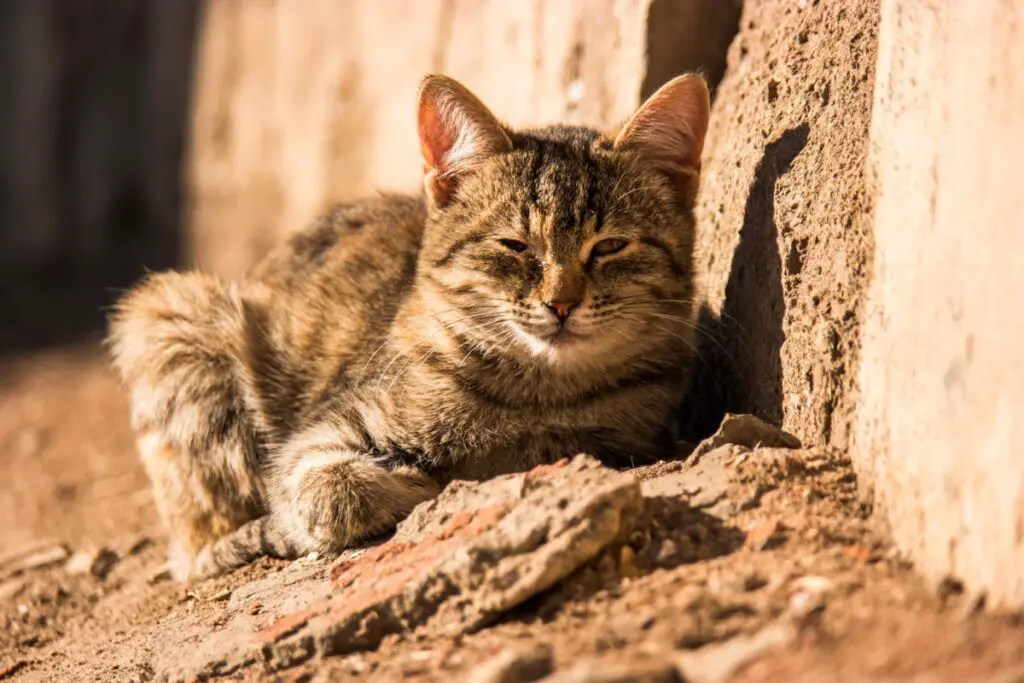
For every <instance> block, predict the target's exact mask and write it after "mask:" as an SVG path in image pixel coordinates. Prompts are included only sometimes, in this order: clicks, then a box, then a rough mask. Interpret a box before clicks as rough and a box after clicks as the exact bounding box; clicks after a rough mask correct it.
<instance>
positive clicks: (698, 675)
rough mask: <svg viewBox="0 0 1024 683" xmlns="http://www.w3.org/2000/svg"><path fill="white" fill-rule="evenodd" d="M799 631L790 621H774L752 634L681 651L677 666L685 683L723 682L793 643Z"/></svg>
mask: <svg viewBox="0 0 1024 683" xmlns="http://www.w3.org/2000/svg"><path fill="white" fill-rule="evenodd" d="M796 633H797V631H796V628H795V627H794V626H793V625H791V624H788V623H779V624H773V625H771V626H767V627H765V628H763V629H761V630H760V631H758V632H757V633H756V634H754V635H753V636H749V637H747V636H738V637H736V638H733V639H732V640H728V641H726V642H724V643H715V644H713V645H707V646H705V647H702V648H700V649H699V650H695V651H693V652H687V653H684V654H681V655H679V658H678V660H677V667H678V670H679V673H680V674H681V675H682V677H683V680H685V681H686V683H724V681H728V680H729V679H731V678H732V677H733V675H735V674H736V673H737V672H738V671H739V670H740V669H742V668H743V667H744V666H746V665H747V664H750V663H751V662H752V661H754V660H755V659H758V658H759V657H763V656H764V655H765V654H767V653H769V652H771V651H772V650H777V649H780V648H783V647H785V646H787V645H789V644H790V643H792V642H793V641H794V640H795V639H796Z"/></svg>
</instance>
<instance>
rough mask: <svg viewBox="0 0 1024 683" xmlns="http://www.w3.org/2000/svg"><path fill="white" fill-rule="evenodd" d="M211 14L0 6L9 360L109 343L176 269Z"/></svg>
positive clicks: (1, 302)
mask: <svg viewBox="0 0 1024 683" xmlns="http://www.w3.org/2000/svg"><path fill="white" fill-rule="evenodd" d="M202 4H203V3H202V0H148V1H146V2H142V1H140V0H88V1H87V2H64V1H63V0H11V1H9V2H4V3H2V4H0V82H3V83H4V88H3V91H2V92H0V291H2V292H3V295H2V297H0V353H11V352H14V351H19V350H24V349H28V348H34V347H39V346H44V345H49V344H56V343H63V342H69V341H74V340H77V339H80V338H83V337H86V336H89V335H91V334H94V333H97V332H100V331H101V330H102V329H103V325H104V319H103V316H104V313H103V308H104V306H106V305H108V304H109V303H110V302H111V301H112V300H113V299H114V298H115V297H116V295H117V292H118V291H119V290H120V289H122V288H124V287H126V286H127V285H129V284H130V283H131V282H132V281H134V280H135V279H136V278H138V277H139V276H140V275H141V274H142V273H143V272H144V270H145V269H152V270H156V269H161V268H166V267H171V266H174V265H176V264H177V263H178V261H179V258H180V255H181V252H182V246H183V245H182V241H183V234H182V226H181V206H182V200H183V197H184V195H183V191H182V158H183V153H184V145H185V139H186V135H187V126H188V117H189V97H190V93H191V89H192V70H193V61H194V58H195V43H196V32H197V23H198V20H199V14H200V12H201V10H202Z"/></svg>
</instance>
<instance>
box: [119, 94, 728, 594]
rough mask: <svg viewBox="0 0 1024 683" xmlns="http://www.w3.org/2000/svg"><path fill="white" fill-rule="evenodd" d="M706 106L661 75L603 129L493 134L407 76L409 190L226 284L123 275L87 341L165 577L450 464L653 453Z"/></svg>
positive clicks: (493, 124) (683, 302) (265, 543)
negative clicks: (144, 498)
mask: <svg viewBox="0 0 1024 683" xmlns="http://www.w3.org/2000/svg"><path fill="white" fill-rule="evenodd" d="M707 117H708V93H707V88H706V86H705V84H704V81H703V79H701V78H700V77H698V76H683V77H680V78H678V79H676V80H674V81H672V82H671V83H669V84H668V85H666V86H665V87H664V88H662V89H661V90H660V91H659V92H658V93H656V94H655V95H654V96H652V98H651V99H650V100H648V102H647V103H646V104H645V105H644V106H643V107H642V108H641V109H640V110H639V111H638V113H637V114H636V115H635V116H634V117H633V118H632V119H631V120H630V121H629V122H628V123H627V124H626V125H625V126H624V127H623V128H622V129H621V131H620V132H619V133H618V134H617V135H610V136H602V135H600V134H599V133H597V132H595V131H592V130H589V129H586V128H580V127H568V126H558V127H549V128H541V129H537V130H528V131H513V130H510V129H509V128H507V127H505V126H503V125H502V124H500V123H499V122H498V121H497V120H495V118H494V117H493V116H492V115H491V114H490V112H489V111H488V110H487V109H486V108H485V107H484V106H483V105H482V104H481V103H480V102H479V101H478V100H477V99H476V98H475V97H474V96H473V95H472V94H470V93H469V92H468V91H466V90H465V88H463V87H462V86H461V85H459V84H458V83H456V82H455V81H452V80H451V79H447V78H444V77H438V76H435V77H429V78H427V79H426V80H425V81H424V84H423V86H422V88H421V90H420V100H419V132H420V139H421V145H422V150H423V156H424V160H425V162H426V163H425V167H424V170H425V186H426V192H425V193H424V195H422V196H419V197H405V196H384V197H379V198H376V199H370V200H366V201H362V202H358V203H355V204H351V205H346V206H342V207H339V208H337V209H335V210H334V211H333V212H331V213H330V214H328V215H327V216H326V217H324V218H323V219H321V220H320V221H319V222H318V223H317V224H316V225H314V226H312V227H311V228H310V229H308V230H306V231H304V232H301V233H299V234H296V235H295V236H294V237H292V238H291V239H290V240H289V241H288V242H287V244H285V245H283V246H281V247H280V248H278V249H277V250H276V251H274V252H272V253H271V254H270V255H269V256H268V257H267V258H266V259H265V260H264V261H263V262H262V263H261V264H260V265H259V266H258V267H256V268H255V269H254V270H253V271H252V272H251V273H249V274H248V275H247V276H245V277H244V278H243V279H242V280H240V281H239V282H235V283H225V282H222V281H220V280H218V279H216V278H214V277H211V276H208V275H203V274H199V273H185V274H181V273H173V272H172V273H163V274H158V275H154V276H151V277H149V278H147V279H146V280H145V281H144V282H142V283H141V284H140V285H138V286H137V287H136V288H135V289H134V290H133V291H131V292H130V293H129V294H128V295H127V296H126V297H125V298H124V299H123V300H122V301H121V302H120V304H119V306H118V308H117V310H116V313H115V314H114V316H113V319H112V321H111V334H110V342H111V345H112V349H113V355H114V359H115V364H116V366H117V367H118V369H119V370H120V372H121V375H122V378H123V380H124V382H125V384H126V386H127V387H128V389H129V391H130V394H131V406H132V419H133V424H134V428H135V429H136V431H137V434H138V446H139V450H140V453H141V456H142V460H143V462H144V463H145V466H146V469H147V472H148V474H149V476H150V478H151V480H152V483H153V488H154V492H155V497H156V502H157V505H158V508H159V511H160V513H161V515H162V517H163V519H164V521H165V523H166V524H167V525H168V526H169V528H170V531H171V534H172V536H173V541H174V546H175V548H176V552H175V553H174V560H175V572H176V575H177V576H178V577H179V578H186V577H197V576H205V575H209V574H214V573H217V572H219V571H223V570H225V569H228V568H231V567H235V566H238V565H240V564H242V563H244V562H247V561H249V560H250V559H252V558H253V557H254V556H256V555H258V554H260V553H271V554H277V555H284V556H295V555H297V554H300V553H306V552H310V551H314V550H316V551H327V552H336V551H338V550H340V549H343V548H344V547H346V546H348V545H350V544H352V543H354V542H356V541H359V540H360V539H364V538H367V537H369V536H373V535H376V534H379V533H381V532H384V531H386V530H388V529H390V528H391V527H393V526H394V525H395V524H396V523H397V522H398V521H399V520H401V519H402V518H403V517H404V516H405V515H407V514H408V513H409V512H410V510H411V509H412V508H413V507H414V506H415V505H416V504H417V503H419V502H421V501H423V500H426V499H428V498H430V497H432V496H434V495H435V494H436V493H437V491H438V487H439V485H443V483H444V482H446V481H448V480H450V479H452V478H455V477H459V478H482V477H488V476H492V475H494V474H497V473H500V472H507V471H513V470H522V469H524V468H529V467H531V466H533V465H535V464H537V463H542V462H549V461H552V460H555V459H558V458H561V457H565V456H572V455H575V454H576V453H580V452H588V453H592V454H595V455H597V456H598V457H601V458H604V459H606V460H609V461H612V462H614V463H617V464H629V463H631V462H640V461H644V460H649V459H652V458H657V457H661V456H664V455H665V454H666V453H667V452H668V450H669V449H670V448H671V445H672V436H671V433H670V432H671V430H670V423H671V419H672V416H673V413H674V411H675V410H676V409H677V407H678V405H679V403H680V400H681V399H682V396H683V393H684V391H685V387H686V385H687V379H688V375H689V370H690V366H691V363H692V361H693V354H694V350H693V347H694V339H693V329H694V321H693V318H694V306H693V304H692V299H693V275H692V266H691V252H692V249H693V237H694V226H693V215H692V205H693V200H694V194H695V192H696V187H697V180H698V176H699V169H700V153H701V147H702V145H703V139H704V135H705V132H706V129H707ZM609 240H610V241H609ZM563 319H564V320H563Z"/></svg>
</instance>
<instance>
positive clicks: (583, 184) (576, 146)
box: [522, 129, 603, 255]
mask: <svg viewBox="0 0 1024 683" xmlns="http://www.w3.org/2000/svg"><path fill="white" fill-rule="evenodd" d="M573 132H574V131H572V130H571V129H569V130H565V131H553V133H555V137H556V139H537V138H534V139H533V140H531V143H532V144H531V145H530V147H529V151H530V155H531V158H530V163H528V164H527V165H526V166H527V168H528V169H529V177H528V178H527V179H526V180H527V182H526V183H525V188H524V190H525V191H524V193H523V197H522V200H523V203H524V206H523V209H522V210H523V215H524V218H525V219H526V226H527V228H528V231H529V232H530V233H531V234H535V235H538V236H539V237H540V238H541V239H542V240H543V241H544V243H545V244H546V245H548V246H549V247H550V248H551V249H552V250H553V251H555V252H556V253H562V254H565V255H568V254H569V253H571V252H572V251H575V250H576V249H577V248H578V246H579V242H580V240H581V238H583V237H584V236H585V235H589V234H591V233H592V232H596V231H598V230H600V229H601V226H602V223H603V216H602V215H601V214H602V212H601V208H602V207H601V205H600V204H601V194H600V190H601V188H600V175H601V174H600V172H599V166H598V162H597V160H596V159H594V157H593V155H592V154H591V149H590V148H591V141H592V140H591V139H589V138H588V137H586V136H582V135H581V136H578V137H573V135H572V133H573ZM558 133H562V134H563V135H561V136H558V135H557V134H558ZM538 231H539V232H538Z"/></svg>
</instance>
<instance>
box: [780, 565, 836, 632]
mask: <svg viewBox="0 0 1024 683" xmlns="http://www.w3.org/2000/svg"><path fill="white" fill-rule="evenodd" d="M792 588H793V593H792V594H791V596H790V598H789V616H791V617H792V618H794V619H796V620H797V621H804V620H807V619H808V618H810V617H813V616H814V615H815V614H818V613H819V612H821V611H822V610H823V609H825V605H826V603H827V599H828V595H829V594H830V593H831V592H832V591H833V590H834V589H835V583H833V582H832V580H831V579H826V578H825V577H824V576H803V577H800V578H799V579H797V580H796V581H794V582H793V585H792Z"/></svg>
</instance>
